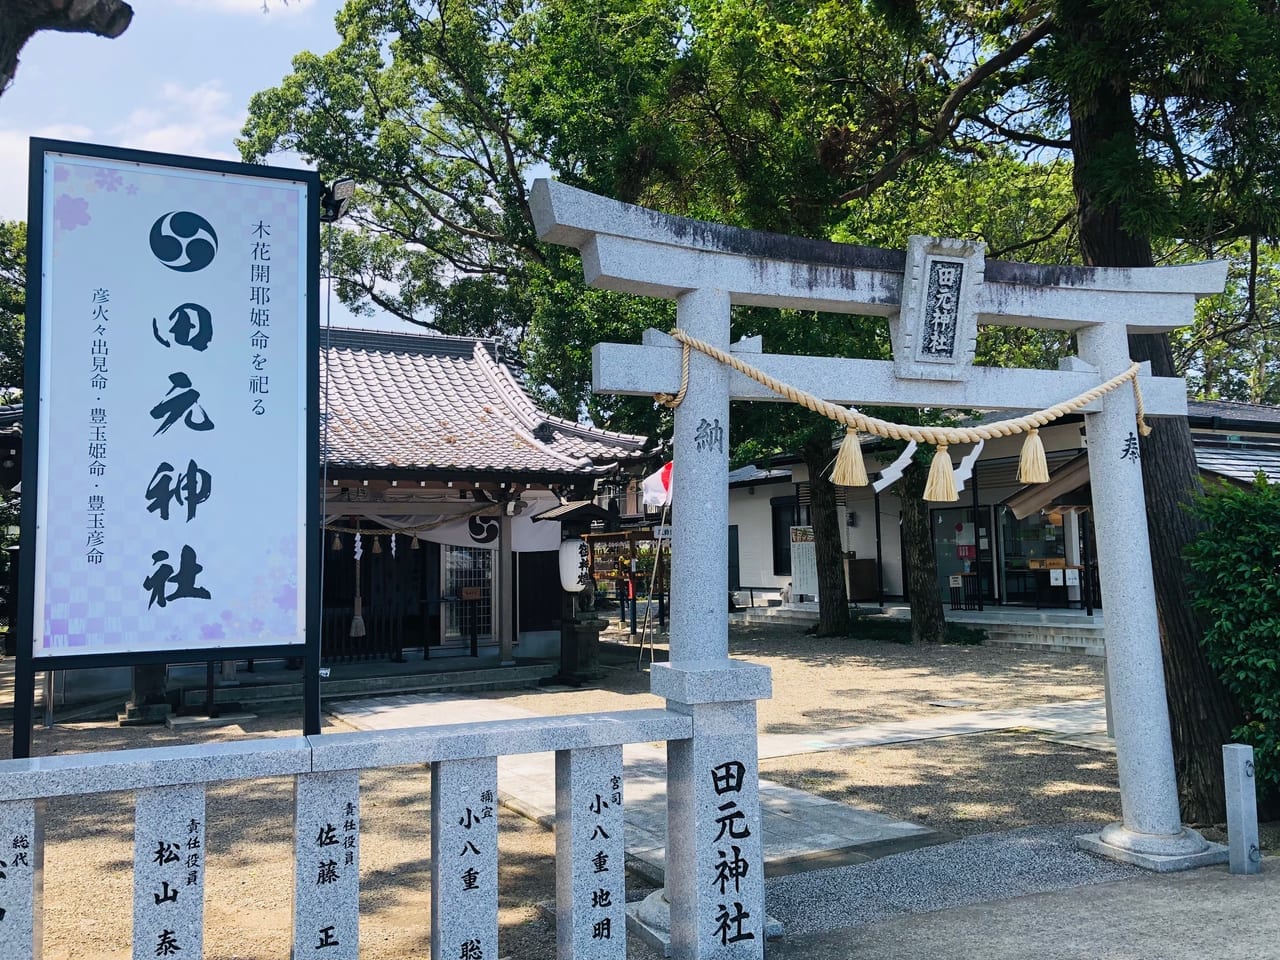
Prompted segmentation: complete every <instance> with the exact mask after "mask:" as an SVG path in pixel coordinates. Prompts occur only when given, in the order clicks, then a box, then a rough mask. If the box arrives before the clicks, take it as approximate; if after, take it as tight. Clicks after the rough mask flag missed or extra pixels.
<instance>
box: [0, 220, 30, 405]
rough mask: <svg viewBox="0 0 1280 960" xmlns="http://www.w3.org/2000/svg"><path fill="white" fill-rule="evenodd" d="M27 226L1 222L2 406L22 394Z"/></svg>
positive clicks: (0, 378)
mask: <svg viewBox="0 0 1280 960" xmlns="http://www.w3.org/2000/svg"><path fill="white" fill-rule="evenodd" d="M26 285H27V225H26V224H25V223H21V222H19V221H15V220H0V403H12V402H14V400H15V399H17V397H18V396H19V395H20V394H21V392H22V356H23V354H22V338H23V332H24V330H25V326H26V304H27V286H26Z"/></svg>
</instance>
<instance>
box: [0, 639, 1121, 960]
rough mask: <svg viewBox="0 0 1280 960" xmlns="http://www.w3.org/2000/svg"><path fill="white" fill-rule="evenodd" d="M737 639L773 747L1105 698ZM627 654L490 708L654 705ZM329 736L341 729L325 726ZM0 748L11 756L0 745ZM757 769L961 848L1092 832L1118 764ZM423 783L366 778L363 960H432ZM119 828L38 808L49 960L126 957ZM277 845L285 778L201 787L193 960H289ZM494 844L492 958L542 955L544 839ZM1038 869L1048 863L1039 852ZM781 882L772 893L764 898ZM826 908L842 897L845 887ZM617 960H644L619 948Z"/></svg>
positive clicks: (137, 733) (530, 828) (549, 942)
mask: <svg viewBox="0 0 1280 960" xmlns="http://www.w3.org/2000/svg"><path fill="white" fill-rule="evenodd" d="M731 643H732V652H733V653H734V655H735V656H738V657H741V658H743V659H748V660H752V661H754V662H757V663H763V664H766V665H768V666H769V667H771V668H772V669H773V671H774V698H773V699H772V700H770V701H765V702H763V703H762V704H761V705H760V726H761V729H762V730H764V731H768V732H799V731H805V730H817V729H825V728H830V727H839V726H849V725H853V724H858V723H863V722H870V721H877V720H896V719H906V718H910V717H917V716H921V715H927V714H928V713H930V712H932V711H936V710H937V709H938V708H935V707H930V706H928V705H927V701H929V700H932V699H949V700H953V699H969V700H974V701H977V702H976V704H975V705H974V709H986V708H994V707H1002V706H1014V705H1024V704H1034V703H1045V702H1051V701H1055V700H1067V699H1077V698H1082V697H1090V696H1100V695H1101V666H1102V665H1101V663H1100V662H1099V661H1097V660H1094V659H1091V658H1086V657H1072V656H1064V655H1058V654H1038V653H1034V652H1027V651H1017V650H1004V649H1000V648H987V647H929V648H923V647H906V646H896V645H889V644H881V643H869V642H859V641H848V640H827V639H816V638H812V637H807V636H804V635H803V634H801V633H800V632H799V631H797V630H794V629H784V628H758V627H751V628H738V627H735V628H734V630H733V632H732V641H731ZM624 654H625V656H623V657H622V660H623V665H621V666H618V667H616V668H614V669H611V670H609V671H608V675H607V676H606V678H605V680H604V682H603V684H602V685H601V686H600V687H599V688H597V689H584V690H574V691H562V692H546V693H527V692H518V693H512V694H501V693H494V694H489V696H494V697H502V698H503V699H507V700H509V701H510V702H512V703H515V704H518V705H520V706H523V707H527V708H528V709H532V710H537V711H541V712H546V713H571V712H582V711H589V710H605V709H619V708H637V707H641V706H648V705H655V704H657V703H658V702H659V701H658V700H657V698H654V697H652V696H651V695H649V694H648V692H647V686H648V677H647V675H646V674H644V673H637V672H636V671H635V670H634V669H632V667H631V666H630V665H629V663H628V662H627V661H629V659H630V657H631V656H632V655H633V654H632V652H631V651H629V650H628V651H624ZM294 721H295V716H294V715H279V716H263V717H261V718H259V719H257V720H254V721H250V722H246V723H245V724H244V725H243V726H240V727H229V728H223V729H219V730H209V731H192V732H188V733H184V734H181V735H179V734H175V733H172V732H170V731H167V730H164V729H162V728H160V729H157V728H132V729H120V728H117V727H115V726H114V725H113V724H79V725H66V726H59V727H56V728H54V729H53V730H50V731H46V730H43V729H40V730H38V731H37V735H36V742H35V749H36V753H37V754H39V755H48V754H53V753H70V752H79V751H90V750H116V749H125V748H130V747H141V746H158V745H162V744H167V743H181V742H210V741H216V740H229V739H240V738H244V737H262V736H285V735H291V734H296V733H297V732H298V731H297V729H296V727H293V726H292V724H293V723H294ZM327 729H328V730H330V731H338V730H341V729H344V728H343V727H341V726H339V725H335V724H333V723H332V722H331V723H330V724H329V726H328V727H327ZM0 742H2V743H3V744H4V745H3V747H2V748H0V749H3V750H5V751H7V749H8V738H4V739H3V741H0ZM762 769H763V772H764V773H765V774H766V775H767V776H769V777H772V778H774V779H777V780H782V781H783V782H786V783H790V784H792V785H795V786H800V787H803V788H805V789H809V790H814V791H815V792H820V793H823V794H824V795H826V796H830V797H833V798H835V799H839V800H842V801H845V802H850V803H854V804H856V805H859V806H865V807H868V808H872V809H877V810H883V811H885V812H889V813H892V814H893V815H895V816H898V817H902V818H906V819H910V820H915V821H917V822H923V823H927V824H929V825H930V826H934V827H936V828H938V829H942V830H946V831H948V832H951V833H954V834H958V835H969V834H975V833H981V832H984V831H989V830H1004V829H1008V828H1011V827H1021V826H1024V825H1028V824H1036V823H1039V824H1044V823H1063V822H1072V821H1087V822H1091V823H1098V822H1105V821H1106V820H1108V819H1113V818H1114V817H1115V815H1116V810H1117V803H1118V801H1117V799H1116V792H1115V783H1114V779H1115V774H1114V760H1113V758H1112V757H1110V756H1109V755H1106V754H1100V753H1094V752H1090V751H1085V750H1080V749H1077V748H1071V747H1062V746H1057V745H1051V744H1047V743H1044V742H1042V741H1038V740H1035V739H1034V738H1031V737H1029V736H1024V735H1021V734H994V735H985V736H975V737H955V738H948V739H946V740H936V741H927V742H922V743H914V744H902V745H895V746H890V747H879V748H872V749H866V750H857V751H838V752H834V753H828V754H810V755H806V756H802V757H795V758H782V759H779V760H775V761H769V762H768V763H766V764H765V765H764V766H763V768H762ZM429 786H430V779H429V776H428V774H427V773H426V771H424V770H421V769H414V770H409V769H404V768H397V769H390V770H379V771H370V772H368V773H366V774H365V775H364V777H363V783H362V795H363V798H364V799H363V806H362V811H361V813H362V817H361V819H362V838H361V866H362V870H361V873H362V878H361V905H362V929H361V945H362V949H361V956H362V957H365V958H368V960H400V958H407V957H420V956H425V955H426V954H427V944H428V941H429V925H430V895H429V866H430V864H429V859H428V858H429V850H430V842H429V836H428V828H429V823H430V798H429ZM132 821H133V816H132V800H131V798H130V796H129V795H127V794H106V795H101V796H93V797H79V798H64V799H58V800H54V801H49V803H48V805H47V815H46V838H47V843H46V857H45V864H46V866H45V883H46V887H45V890H46V893H45V931H46V938H45V956H46V958H47V960H80V958H86V960H88V958H93V960H117V958H120V960H123V958H125V957H127V956H128V949H127V948H126V947H125V946H123V945H124V944H127V943H128V939H129V929H130V922H131V919H130V915H131V903H132V897H131V891H130V885H131V865H132V849H131V841H132ZM1073 829H1077V828H1073ZM290 830H291V789H290V784H289V783H288V782H287V781H284V780H264V781H257V782H252V783H243V784H237V785H235V786H227V787H214V788H211V789H210V791H209V799H208V839H209V843H208V848H209V850H208V854H209V874H208V887H207V892H206V907H205V911H206V947H205V951H206V956H207V957H209V958H211V960H233V958H237V960H238V958H255V960H257V958H262V960H268V958H270V960H276V958H280V957H285V956H287V955H288V952H289V948H288V938H289V928H290V899H291V889H292V862H291V856H292V851H291V843H290ZM499 837H500V841H499V846H500V855H499V863H500V869H499V876H500V890H501V906H500V923H501V953H502V955H503V956H510V957H513V958H537V957H546V956H551V955H553V954H554V930H553V928H552V925H551V924H550V923H549V922H547V921H546V920H544V919H542V918H541V917H540V916H539V914H538V911H537V907H536V904H537V903H538V902H539V901H545V900H547V899H549V898H550V896H551V895H552V891H553V890H554V839H553V836H552V834H551V833H550V832H548V831H545V830H543V829H541V828H540V827H538V826H537V825H536V824H533V823H531V822H529V821H526V820H524V819H522V818H520V817H518V816H515V815H513V814H510V813H508V812H505V811H504V812H503V813H502V815H501V820H500V832H499ZM935 856H945V854H935ZM1033 856H1034V857H1035V859H1037V860H1044V859H1045V858H1046V854H1045V853H1043V852H1041V851H1040V848H1036V851H1035V852H1034V853H1033ZM908 862H910V861H908ZM883 869H888V868H883ZM828 872H834V873H839V871H828ZM824 876H825V874H808V875H805V876H800V877H793V878H786V883H785V884H784V885H783V886H782V887H781V890H782V891H783V893H782V894H779V896H784V895H785V896H798V897H801V898H803V896H804V894H803V893H796V894H793V893H791V892H790V891H793V890H800V891H802V890H803V885H804V884H805V883H806V881H807V880H808V879H809V878H823V877H824ZM928 876H929V877H930V879H929V881H928V884H929V885H932V884H934V883H944V882H945V884H946V885H953V884H955V883H957V882H962V881H961V880H958V879H957V878H956V877H954V876H951V875H950V873H949V872H948V871H945V870H940V871H938V872H935V873H931V874H928ZM823 882H824V883H825V882H827V881H826V880H825V879H824V880H823ZM963 882H965V883H967V882H968V881H963ZM782 883H784V881H782V880H779V881H777V883H774V882H773V881H771V883H770V890H771V891H772V890H773V889H774V887H775V886H776V885H777V884H782ZM629 885H630V890H629V894H628V896H629V899H631V898H638V897H641V896H643V895H644V894H645V893H647V892H648V888H646V887H644V886H643V885H641V884H639V883H638V882H637V881H634V880H632V881H630V884H629ZM842 889H844V888H842ZM964 889H970V887H968V886H966V887H964ZM833 896H834V895H833ZM837 899H845V900H848V899H850V898H849V896H848V893H847V889H846V892H845V893H842V894H840V895H839V897H837ZM859 899H861V898H859ZM786 902H787V901H785V900H779V901H778V904H779V905H778V907H776V908H775V907H774V906H772V905H771V906H770V909H771V911H776V912H778V913H779V914H781V913H782V912H785V911H784V906H785V904H786ZM786 909H790V908H786ZM797 909H799V910H800V912H801V913H802V912H803V908H797ZM630 955H631V956H633V957H639V958H648V957H651V956H652V953H651V951H649V950H647V948H644V947H643V946H642V945H640V944H639V943H637V942H633V943H632V944H631V953H630Z"/></svg>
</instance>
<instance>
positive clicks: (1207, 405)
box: [1187, 400, 1280, 425]
mask: <svg viewBox="0 0 1280 960" xmlns="http://www.w3.org/2000/svg"><path fill="white" fill-rule="evenodd" d="M1187 415H1188V416H1189V417H1191V418H1192V419H1195V418H1197V417H1206V418H1208V417H1217V418H1219V419H1221V420H1233V421H1236V422H1239V423H1258V424H1264V423H1270V424H1276V425H1280V407H1272V406H1268V405H1267V404H1264V403H1237V402H1236V401H1234V400H1188V401H1187Z"/></svg>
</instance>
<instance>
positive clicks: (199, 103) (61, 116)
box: [0, 0, 340, 219]
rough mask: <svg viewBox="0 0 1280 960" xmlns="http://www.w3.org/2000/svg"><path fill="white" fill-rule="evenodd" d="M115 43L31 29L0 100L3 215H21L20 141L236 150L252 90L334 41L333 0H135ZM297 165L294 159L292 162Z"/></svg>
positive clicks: (23, 160)
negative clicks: (265, 4)
mask: <svg viewBox="0 0 1280 960" xmlns="http://www.w3.org/2000/svg"><path fill="white" fill-rule="evenodd" d="M131 2H132V5H133V8H134V18H133V23H132V24H131V25H130V26H129V29H128V30H127V31H125V33H124V35H123V36H121V37H119V38H117V39H115V40H104V39H101V38H99V37H88V36H80V35H74V34H64V33H52V32H44V33H39V34H37V35H36V36H35V37H34V38H33V39H32V40H31V42H30V43H28V44H27V46H26V49H25V50H24V51H23V54H22V59H21V64H20V66H19V68H18V74H17V78H16V79H15V81H14V84H13V86H12V87H10V88H9V90H8V91H6V92H5V94H4V96H3V97H0V169H3V170H5V171H8V172H9V174H10V175H9V176H6V177H5V178H4V182H3V184H0V216H3V217H6V218H24V219H25V216H26V168H27V155H26V150H27V146H26V144H27V138H28V137H30V136H32V135H40V136H54V137H63V138H66V139H74V140H85V141H89V142H96V143H109V144H113V145H115V146H122V147H137V148H140V149H149V150H165V151H169V152H172V153H187V154H196V155H200V156H207V157H223V158H227V159H238V157H237V156H236V151H235V145H234V143H233V141H234V139H235V137H236V135H237V133H238V132H239V130H240V127H241V125H242V124H243V122H244V117H245V108H246V106H247V105H248V102H249V97H250V96H252V95H253V94H254V93H255V92H256V91H258V90H261V89H264V88H266V87H269V86H274V85H275V84H277V83H279V81H280V79H281V78H282V77H284V76H285V75H286V74H287V73H288V72H289V61H290V60H291V58H292V57H293V56H294V54H296V53H298V52H299V51H301V50H306V49H310V50H317V51H320V50H328V49H330V48H332V47H333V46H334V45H335V44H336V43H337V39H338V37H337V33H336V31H335V30H334V28H333V17H334V14H335V13H336V12H337V10H338V8H339V6H340V4H339V2H338V0H290V3H289V4H288V5H287V6H286V5H285V4H284V3H283V2H282V0H270V2H271V12H270V13H266V14H264V13H263V12H262V3H261V0H131ZM295 162H296V161H295Z"/></svg>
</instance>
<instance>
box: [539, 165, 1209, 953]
mask: <svg viewBox="0 0 1280 960" xmlns="http://www.w3.org/2000/svg"><path fill="white" fill-rule="evenodd" d="M532 205H533V213H534V220H535V224H536V226H537V230H538V235H539V237H540V238H541V239H543V240H545V241H548V242H552V243H558V244H564V245H567V246H571V247H576V248H577V249H578V250H579V251H580V252H581V254H582V262H583V269H584V271H585V274H586V279H587V282H588V283H589V284H590V285H592V286H594V287H600V288H604V289H609V290H616V291H621V292H626V293H634V294H642V295H647V296H656V297H664V298H667V299H672V300H675V301H676V318H677V325H678V326H679V328H680V329H681V330H683V331H684V332H685V333H687V334H688V335H689V336H691V337H694V338H697V339H698V340H701V341H703V342H705V343H707V344H710V345H711V346H713V347H718V348H719V349H721V350H724V351H729V352H731V353H733V354H736V355H737V356H739V357H740V358H742V359H744V360H746V361H747V362H748V363H750V364H751V365H752V366H754V367H756V368H757V369H759V370H761V371H763V372H764V373H767V374H769V375H771V376H772V377H774V378H776V379H778V380H781V381H784V382H786V383H788V384H790V385H792V386H794V387H796V388H799V389H800V390H804V391H807V392H809V393H811V394H814V395H816V396H818V397H822V398H824V399H826V400H828V401H831V402H833V403H837V404H841V405H849V404H859V405H861V404H866V405H888V406H904V407H943V408H979V409H1025V408H1026V407H1028V406H1030V405H1035V404H1044V405H1046V406H1047V405H1048V404H1049V403H1054V402H1058V401H1060V400H1065V399H1067V398H1069V397H1072V396H1075V395H1077V394H1080V393H1084V392H1085V391H1087V390H1089V389H1092V388H1094V387H1096V386H1098V385H1099V384H1101V383H1103V382H1104V381H1107V380H1109V379H1110V378H1112V377H1114V376H1116V375H1118V374H1121V373H1123V372H1124V371H1125V370H1126V369H1128V368H1129V366H1130V365H1131V360H1130V358H1129V348H1128V341H1127V336H1128V334H1129V333H1154V332H1162V331H1169V330H1172V329H1175V328H1177V327H1180V326H1184V325H1186V324H1188V323H1190V322H1191V319H1192V309H1193V306H1194V304H1195V301H1196V299H1198V298H1199V297H1202V296H1206V295H1209V294H1212V293H1217V292H1220V291H1221V290H1222V288H1223V284H1224V282H1225V278H1226V264H1225V263H1221V262H1212V263H1201V264H1194V265H1190V266H1180V267H1160V268H1150V269H1123V268H1121V269H1116V268H1109V269H1108V268H1087V267H1074V266H1065V267H1053V266H1039V265H1033V264H1025V263H1009V262H1001V261H987V260H985V256H984V255H985V249H984V246H983V245H982V244H978V243H967V242H962V241H954V240H935V239H930V238H923V237H915V238H912V242H911V245H910V247H909V249H908V250H907V251H906V252H905V253H904V252H902V251H893V250H881V249H875V248H868V247H858V246H852V245H846V244H835V243H827V242H820V241H812V240H805V239H799V238H794V237H786V236H779V235H775V234H766V233H760V232H756V231H750V230H742V229H738V228H733V227H726V226H722V225H718V224H712V223H704V222H700V221H694V220H688V219H684V218H680V217H673V216H669V215H666V214H661V213H657V212H655V211H652V210H648V209H645V208H643V207H637V206H633V205H630V204H624V203H619V202H617V201H613V200H609V199H606V198H603V197H598V196H595V195H593V194H590V193H586V192H584V191H581V190H577V189H574V188H571V187H567V186H565V185H563V184H560V183H557V182H555V181H549V180H539V181H537V182H536V183H535V184H534V187H533V195H532ZM734 304H752V305H758V306H768V307H790V308H795V309H801V310H818V311H825V312H831V313H850V314H859V315H873V316H884V317H888V318H890V323H891V328H892V333H893V348H894V359H893V360H892V361H873V360H848V359H836V358H820V357H807V356H788V355H777V354H764V353H762V352H761V346H760V341H759V338H754V339H752V340H749V341H742V342H739V343H736V344H730V338H729V315H730V308H731V307H732V306H733V305H734ZM979 322H981V323H988V324H1003V325H1016V326H1029V327H1039V328H1049V329H1058V330H1069V331H1071V332H1072V333H1074V334H1075V336H1076V342H1077V344H1078V346H1079V357H1076V358H1071V360H1070V361H1068V362H1066V363H1064V364H1063V365H1062V366H1063V368H1062V369H1060V370H1057V371H1045V370H1025V369H997V368H989V367H976V366H973V365H972V360H973V349H974V339H975V337H976V335H977V325H978V323H979ZM681 350H682V348H681V345H680V344H679V343H677V342H676V341H675V340H673V339H672V338H671V337H668V336H666V335H665V334H661V333H658V332H656V331H652V330H651V331H647V332H646V333H645V335H644V342H643V344H641V345H638V346H637V345H619V344H598V345H597V346H596V347H595V349H594V352H593V367H594V376H593V384H592V385H593V388H594V389H595V390H596V391H597V392H601V393H619V394H635V395H653V394H658V393H668V394H675V393H676V392H677V391H678V390H679V388H680V384H681ZM1139 379H1140V383H1141V388H1142V392H1143V396H1144V399H1145V406H1146V413H1147V414H1148V415H1152V416H1160V415H1163V416H1185V415H1186V387H1185V384H1184V382H1183V381H1182V380H1180V379H1172V378H1154V377H1151V376H1150V375H1149V368H1144V370H1143V375H1141V376H1140V378H1139ZM731 399H732V400H780V399H782V398H781V397H779V396H778V395H777V394H776V393H774V392H772V391H771V390H769V389H767V388H766V387H764V386H761V385H760V384H759V383H757V382H756V381H754V380H751V379H749V378H747V377H746V376H744V375H742V374H740V373H738V372H736V371H732V370H731V369H730V368H728V367H727V366H725V365H723V364H721V363H720V362H718V361H716V360H715V359H713V358H711V357H710V356H707V355H704V354H702V353H700V352H697V351H694V352H693V353H692V356H691V357H690V362H689V376H688V389H687V393H686V395H685V397H684V399H683V402H682V403H681V404H680V406H679V407H678V408H677V410H676V412H675V456H674V461H675V469H674V477H673V487H674V500H675V502H676V503H677V504H679V511H680V518H679V521H678V522H677V523H676V524H675V525H674V528H673V535H672V563H673V574H672V583H673V584H676V585H677V586H676V588H675V589H674V590H673V596H672V608H671V656H670V662H669V663H666V664H655V665H654V667H653V673H652V680H651V688H652V691H653V692H654V693H655V694H658V695H659V696H664V697H666V698H667V701H668V706H669V707H670V708H671V709H673V710H676V711H679V712H682V713H686V714H689V715H691V716H692V717H693V721H694V727H693V729H694V736H693V738H692V740H690V741H683V742H680V741H677V742H673V743H672V744H671V746H670V747H669V757H668V761H669V765H670V770H669V777H670V781H669V782H670V783H671V787H670V791H669V797H668V807H667V831H668V840H667V852H666V857H667V861H666V862H667V889H668V892H669V895H670V901H671V904H672V918H671V921H672V947H673V953H674V955H675V956H678V957H697V958H704V957H746V956H756V957H758V956H760V955H761V954H762V951H763V940H764V935H763V921H764V909H763V908H764V896H763V876H762V875H763V864H762V852H761V842H760V837H759V806H758V795H757V792H756V781H757V770H758V766H757V753H756V708H755V701H756V700H758V699H762V698H765V697H768V696H769V695H770V679H769V672H768V670H767V669H766V668H763V667H759V666H755V665H751V664H747V663H742V662H739V661H735V660H732V659H730V658H729V656H728V619H727V616H726V611H725V600H724V598H725V596H726V595H727V591H728V563H727V550H728V527H729V523H728V453H729V450H728V444H727V436H728V429H727V427H728V422H729V401H730V400H731ZM1083 410H1084V413H1085V420H1086V426H1087V432H1088V441H1089V450H1090V456H1089V476H1090V483H1091V486H1092V490H1093V501H1094V507H1095V510H1096V513H1097V517H1098V522H1097V524H1096V528H1097V529H1096V533H1097V542H1098V560H1099V569H1100V575H1101V582H1102V592H1103V595H1104V596H1105V598H1106V625H1107V663H1108V670H1109V677H1110V688H1111V697H1112V705H1113V711H1114V725H1115V740H1116V752H1117V762H1118V767H1119V778H1120V791H1121V802H1122V809H1123V821H1122V822H1121V823H1116V824H1112V825H1110V826H1108V827H1107V828H1105V829H1104V830H1102V831H1101V833H1100V834H1095V835H1091V836H1088V837H1081V838H1080V843H1081V844H1082V845H1083V846H1084V847H1085V848H1086V849H1089V850H1092V851H1094V852H1097V853H1101V854H1104V855H1107V856H1111V857H1114V858H1117V859H1121V860H1126V861H1129V862H1133V863H1137V864H1140V865H1142V866H1145V867H1148V868H1151V869H1156V870H1173V869H1184V868H1187V867H1191V866H1199V865H1201V864H1204V863H1207V862H1218V861H1221V860H1225V858H1226V851H1225V849H1223V848H1221V847H1218V846H1217V845H1213V844H1209V843H1207V842H1206V841H1205V840H1204V839H1203V838H1202V837H1201V836H1200V835H1199V834H1197V833H1196V832H1195V831H1193V830H1190V829H1187V828H1184V827H1183V824H1182V818H1181V812H1180V810H1179V807H1178V794H1177V786H1176V781H1175V776H1174V765H1173V751H1172V746H1171V738H1170V727H1169V716H1168V709H1167V705H1166V700H1165V683H1164V671H1163V666H1162V662H1161V654H1160V638H1159V633H1158V625H1157V620H1156V606H1155V594H1154V588H1153V584H1152V573H1151V557H1150V550H1149V546H1148V540H1147V517H1146V510H1145V507H1144V504H1143V493H1142V472H1141V468H1140V464H1139V463H1138V462H1137V456H1136V436H1135V433H1134V431H1135V425H1134V420H1135V400H1134V396H1133V394H1132V392H1131V391H1130V390H1129V389H1121V390H1116V391H1115V392H1113V393H1110V394H1108V395H1107V396H1106V397H1105V399H1102V400H1095V401H1093V402H1092V403H1091V404H1089V405H1087V406H1085V407H1084V408H1083ZM726 864H728V865H729V866H728V868H726ZM726 874H728V875H730V878H731V879H730V881H729V882H728V883H726V882H725V876H726Z"/></svg>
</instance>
